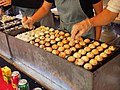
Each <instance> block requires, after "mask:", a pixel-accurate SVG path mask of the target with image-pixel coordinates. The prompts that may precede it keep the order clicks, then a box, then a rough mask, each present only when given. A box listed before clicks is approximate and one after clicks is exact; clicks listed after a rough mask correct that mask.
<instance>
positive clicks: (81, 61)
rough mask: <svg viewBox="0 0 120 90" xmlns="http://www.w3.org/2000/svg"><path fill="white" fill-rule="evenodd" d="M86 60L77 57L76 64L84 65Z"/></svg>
mask: <svg viewBox="0 0 120 90" xmlns="http://www.w3.org/2000/svg"><path fill="white" fill-rule="evenodd" d="M84 63H85V62H84V61H83V60H82V59H76V60H75V65H79V66H82V65H83V64H84Z"/></svg>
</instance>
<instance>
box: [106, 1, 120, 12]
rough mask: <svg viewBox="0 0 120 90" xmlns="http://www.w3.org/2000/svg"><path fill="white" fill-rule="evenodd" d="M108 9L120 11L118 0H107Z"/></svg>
mask: <svg viewBox="0 0 120 90" xmlns="http://www.w3.org/2000/svg"><path fill="white" fill-rule="evenodd" d="M107 9H108V10H110V11H111V12H115V13H119V12H120V0H110V1H109V2H108V7H107Z"/></svg>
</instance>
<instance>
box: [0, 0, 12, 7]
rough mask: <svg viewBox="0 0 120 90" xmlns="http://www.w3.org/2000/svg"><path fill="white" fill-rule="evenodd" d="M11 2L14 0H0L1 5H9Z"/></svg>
mask: <svg viewBox="0 0 120 90" xmlns="http://www.w3.org/2000/svg"><path fill="white" fill-rule="evenodd" d="M11 3H12V0H0V6H9V5H11Z"/></svg>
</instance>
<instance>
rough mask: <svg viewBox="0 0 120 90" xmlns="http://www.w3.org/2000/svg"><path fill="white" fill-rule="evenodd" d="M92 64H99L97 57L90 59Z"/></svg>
mask: <svg viewBox="0 0 120 90" xmlns="http://www.w3.org/2000/svg"><path fill="white" fill-rule="evenodd" d="M89 63H90V64H92V65H93V66H95V65H97V64H98V61H97V60H96V59H91V60H90V61H89Z"/></svg>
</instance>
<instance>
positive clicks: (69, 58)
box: [67, 56, 75, 62]
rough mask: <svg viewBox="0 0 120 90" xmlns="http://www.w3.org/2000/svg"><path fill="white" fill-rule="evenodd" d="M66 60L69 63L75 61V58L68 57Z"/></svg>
mask: <svg viewBox="0 0 120 90" xmlns="http://www.w3.org/2000/svg"><path fill="white" fill-rule="evenodd" d="M67 60H68V61H69V62H74V61H75V57H73V56H69V57H68V58H67Z"/></svg>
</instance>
